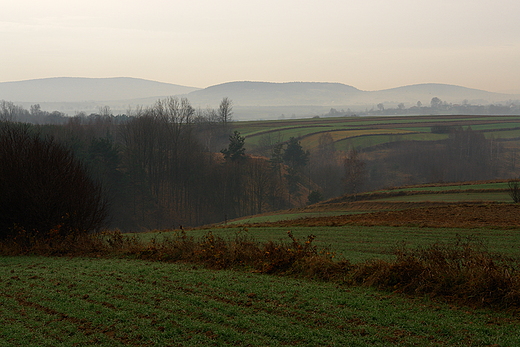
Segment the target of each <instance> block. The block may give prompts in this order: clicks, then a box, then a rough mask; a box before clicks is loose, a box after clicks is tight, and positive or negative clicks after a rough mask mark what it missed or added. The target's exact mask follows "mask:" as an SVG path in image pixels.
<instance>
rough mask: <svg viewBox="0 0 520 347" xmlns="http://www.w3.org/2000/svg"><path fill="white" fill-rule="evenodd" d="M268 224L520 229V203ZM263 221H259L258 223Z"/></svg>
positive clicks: (446, 206)
mask: <svg viewBox="0 0 520 347" xmlns="http://www.w3.org/2000/svg"><path fill="white" fill-rule="evenodd" d="M261 224H262V225H265V226H341V225H368V226H370V225H385V226H418V227H438V228H507V229H511V228H514V229H516V228H520V204H500V203H497V204H489V203H485V204H444V205H428V206H423V207H416V208H407V209H404V210H398V211H380V212H371V213H363V214H356V215H341V216H327V217H314V218H302V219H296V220H286V221H279V222H273V223H261ZM257 225H258V226H259V225H260V224H255V226H257Z"/></svg>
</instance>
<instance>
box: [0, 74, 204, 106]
mask: <svg viewBox="0 0 520 347" xmlns="http://www.w3.org/2000/svg"><path fill="white" fill-rule="evenodd" d="M194 90H197V88H193V87H186V86H180V85H176V84H170V83H162V82H156V81H150V80H144V79H138V78H129V77H117V78H81V77H56V78H44V79H35V80H26V81H17V82H2V83H0V100H8V101H13V102H34V103H36V102H39V103H48V102H52V103H56V102H86V101H97V102H99V101H112V100H129V99H138V98H148V97H154V98H157V97H164V96H168V95H178V94H187V93H189V92H192V91H194Z"/></svg>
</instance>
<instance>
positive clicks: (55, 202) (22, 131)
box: [0, 122, 108, 238]
mask: <svg viewBox="0 0 520 347" xmlns="http://www.w3.org/2000/svg"><path fill="white" fill-rule="evenodd" d="M107 209H108V208H107V202H106V200H105V198H104V194H103V190H102V187H101V185H100V184H98V183H96V182H95V181H93V180H92V179H91V177H90V176H89V173H88V172H87V169H86V168H85V166H84V165H83V164H82V163H81V162H80V161H78V160H77V159H76V158H75V157H74V155H73V154H72V151H71V150H70V149H67V148H65V147H64V146H62V145H60V144H58V143H57V142H55V141H54V140H53V139H52V138H50V137H47V138H42V137H40V136H38V135H37V134H33V133H31V131H30V128H29V126H27V125H22V124H13V123H8V122H3V123H0V238H7V237H11V236H14V235H15V234H16V233H18V232H19V231H21V230H23V231H25V232H26V233H27V234H29V235H31V236H34V237H37V236H46V235H48V234H49V233H50V232H51V231H52V230H53V231H54V232H56V233H59V235H61V236H65V235H68V234H71V233H77V232H80V233H83V232H89V231H95V230H98V229H100V228H101V227H103V226H104V222H105V219H106V217H107Z"/></svg>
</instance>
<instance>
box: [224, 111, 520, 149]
mask: <svg viewBox="0 0 520 347" xmlns="http://www.w3.org/2000/svg"><path fill="white" fill-rule="evenodd" d="M434 125H446V126H453V127H457V126H462V127H468V126H471V128H472V129H473V130H478V131H484V133H485V134H486V137H488V138H491V137H494V138H501V139H514V138H518V137H520V130H518V129H515V128H518V127H519V126H520V116H493V117H490V116H400V117H392V116H388V117H343V118H317V119H315V118H313V119H301V120H298V121H295V120H280V121H254V122H237V123H235V124H234V127H235V129H236V130H238V131H239V132H240V133H241V134H242V135H243V136H246V148H255V147H256V146H257V145H258V144H259V142H260V140H261V138H262V137H264V136H271V137H272V138H275V139H278V140H280V141H287V140H288V139H289V138H290V137H302V145H303V146H304V148H305V149H310V150H312V149H313V148H315V147H316V146H317V143H318V142H317V140H316V139H315V138H317V137H319V136H320V135H321V134H323V133H324V132H327V131H329V132H331V134H333V137H334V141H335V142H336V143H337V149H339V150H348V149H350V148H352V147H355V148H364V147H370V146H374V145H378V144H383V143H387V142H393V141H401V140H415V141H432V140H439V139H443V138H446V137H447V134H433V133H431V127H432V126H434ZM508 129H509V130H508ZM408 132H413V134H406V133H408ZM340 134H341V136H339V135H340ZM356 134H357V135H356ZM390 134H396V135H390ZM360 135H363V136H360Z"/></svg>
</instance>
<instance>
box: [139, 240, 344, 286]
mask: <svg viewBox="0 0 520 347" xmlns="http://www.w3.org/2000/svg"><path fill="white" fill-rule="evenodd" d="M287 235H288V237H289V239H290V241H277V242H275V241H267V242H265V243H260V242H258V241H255V240H254V239H252V238H251V237H250V236H248V235H246V234H243V233H238V234H236V235H235V237H234V238H232V239H224V238H221V237H218V236H215V235H214V234H213V233H212V232H208V233H207V234H206V235H204V236H203V237H201V238H199V239H196V238H194V237H192V236H187V235H186V233H185V232H183V231H181V232H179V233H177V235H176V236H175V237H173V238H167V239H165V240H163V241H161V242H156V241H155V240H152V242H150V243H149V244H148V245H147V247H146V248H145V249H143V250H141V251H138V252H136V253H135V255H136V256H137V257H139V258H142V259H149V260H162V261H186V262H194V263H201V264H204V265H205V266H207V267H209V268H213V269H228V268H237V267H240V268H243V267H246V268H249V269H252V270H253V271H255V272H261V273H268V274H275V273H276V274H280V273H284V274H293V275H298V276H304V277H312V278H321V279H331V278H332V277H333V276H336V275H337V274H338V273H341V271H339V270H340V268H342V267H344V266H345V263H336V262H334V261H333V258H334V254H333V253H331V252H327V251H325V250H319V249H318V248H317V247H316V246H315V245H314V244H313V243H312V242H313V240H314V236H313V235H310V236H308V238H307V240H304V241H302V240H298V239H297V238H295V237H294V236H293V234H292V233H291V232H290V231H289V232H288V233H287Z"/></svg>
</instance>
